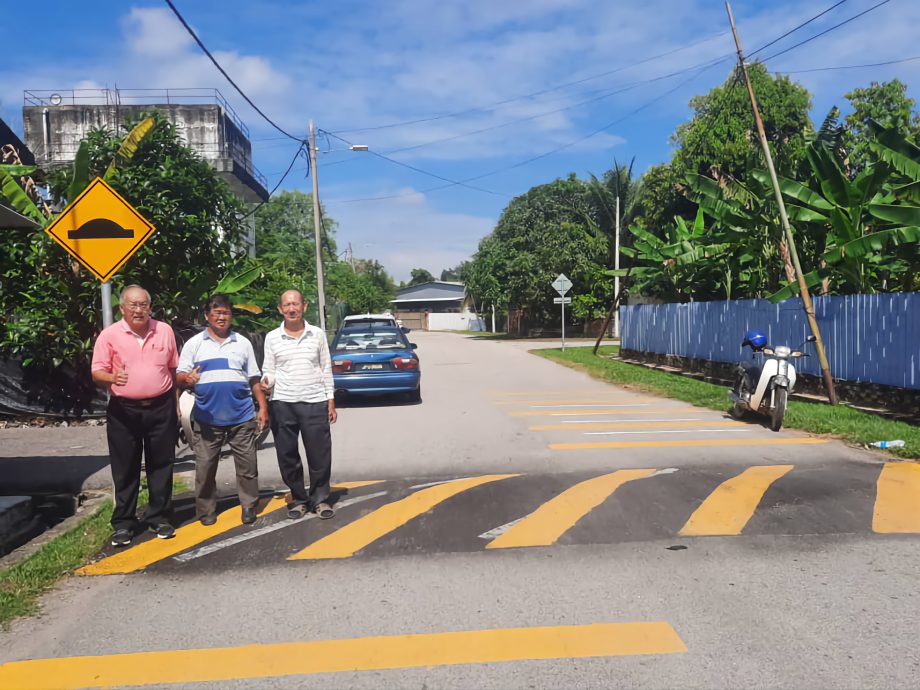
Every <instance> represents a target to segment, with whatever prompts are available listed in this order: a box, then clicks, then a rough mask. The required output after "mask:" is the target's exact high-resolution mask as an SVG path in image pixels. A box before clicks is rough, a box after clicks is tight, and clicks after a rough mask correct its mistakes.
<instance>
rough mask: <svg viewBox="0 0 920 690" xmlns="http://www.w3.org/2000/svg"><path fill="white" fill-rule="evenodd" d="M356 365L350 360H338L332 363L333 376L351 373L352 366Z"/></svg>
mask: <svg viewBox="0 0 920 690" xmlns="http://www.w3.org/2000/svg"><path fill="white" fill-rule="evenodd" d="M352 364H354V362H352V361H351V360H350V359H336V360H333V362H332V373H333V374H344V373H345V372H346V371H351V365H352Z"/></svg>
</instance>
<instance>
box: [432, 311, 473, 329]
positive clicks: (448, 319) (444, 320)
mask: <svg viewBox="0 0 920 690" xmlns="http://www.w3.org/2000/svg"><path fill="white" fill-rule="evenodd" d="M428 330H429V331H485V330H486V323H485V321H483V320H482V318H480V317H479V316H478V315H476V314H474V313H473V312H469V311H465V312H462V313H460V314H435V313H431V314H429V315H428Z"/></svg>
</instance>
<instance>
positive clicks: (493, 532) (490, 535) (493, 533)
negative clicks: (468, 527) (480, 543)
mask: <svg viewBox="0 0 920 690" xmlns="http://www.w3.org/2000/svg"><path fill="white" fill-rule="evenodd" d="M523 519H524V518H518V519H517V520H512V521H511V522H507V523H505V524H504V525H500V526H498V527H496V528H495V529H490V530H489V531H488V532H483V533H482V534H480V535H479V538H480V539H495V537H497V536H499V535H501V534H504V533H505V532H507V531H508V530H509V529H511V528H512V527H514V526H515V525H516V524H517V523H519V522H520V521H521V520H523Z"/></svg>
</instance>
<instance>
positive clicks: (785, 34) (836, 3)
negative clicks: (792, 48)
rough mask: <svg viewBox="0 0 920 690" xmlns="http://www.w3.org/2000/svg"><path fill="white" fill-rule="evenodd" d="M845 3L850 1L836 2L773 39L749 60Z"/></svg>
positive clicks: (756, 51) (841, 0) (752, 54)
mask: <svg viewBox="0 0 920 690" xmlns="http://www.w3.org/2000/svg"><path fill="white" fill-rule="evenodd" d="M845 2H848V0H839V2H835V3H834V4H833V5H831V6H830V7H828V8H827V9H826V10H824V11H823V12H821V13H820V14H816V15H815V16H814V17H812V18H811V19H808V20H806V21H804V22H802V23H801V24H799V25H798V26H796V27H795V28H793V29H789V31H787V32H786V33H784V34H783V35H782V36H779V37H778V38H774V39H773V40H772V41H770V42H769V43H767V44H764V45H762V46H760V48H758V49H757V50H755V51H754V52H752V53H751V54H749V55H748V57H749V58H750V57H753V56H755V55H757V53H759V52H760V51H762V50H766V49H767V48H769V47H770V46H772V45H774V44H776V43H779V42H780V41H782V40H783V39H784V38H786V36H789V35H790V34H794V33H795V32H796V31H798V30H799V29H802V28H804V27H806V26H808V25H809V24H811V23H812V22H813V21H815V20H816V19H819V18H821V17H823V16H824V15H825V14H827V13H828V12H830V11H831V10H834V9H836V8H838V7H840V6H841V5H842V4H843V3H845Z"/></svg>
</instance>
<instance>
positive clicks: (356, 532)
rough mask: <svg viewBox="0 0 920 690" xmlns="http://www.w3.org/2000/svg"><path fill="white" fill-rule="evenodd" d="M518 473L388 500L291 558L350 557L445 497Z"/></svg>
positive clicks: (469, 480) (453, 483)
mask: <svg viewBox="0 0 920 690" xmlns="http://www.w3.org/2000/svg"><path fill="white" fill-rule="evenodd" d="M517 476H518V475H516V474H487V475H483V476H481V477H468V478H466V479H456V480H454V481H451V482H445V483H444V484H438V485H437V486H431V487H428V488H427V489H422V490H420V491H416V492H415V493H414V494H410V495H409V496H406V497H405V498H403V499H400V500H398V501H394V502H393V503H388V504H387V505H385V506H382V507H380V508H378V509H377V510H375V511H373V512H372V513H368V514H367V515H365V516H364V517H361V518H358V519H357V520H355V521H354V522H351V523H349V524H347V525H345V526H344V527H342V528H341V529H338V530H336V531H335V532H333V533H332V534H330V535H329V536H327V537H323V538H322V539H320V540H319V541H317V542H314V543H313V544H310V546H308V547H307V548H305V549H303V550H301V551H298V552H297V553H295V554H294V555H293V556H291V557H290V558H289V559H288V560H292V561H293V560H312V559H319V558H348V557H349V556H353V555H354V554H355V552H356V551H360V550H361V549H363V548H364V547H366V546H368V545H369V544H372V543H373V542H375V541H377V540H378V539H380V538H381V537H383V536H385V535H387V534H389V533H390V532H392V531H393V530H395V529H398V528H399V527H402V526H403V525H404V524H406V523H407V522H409V520H412V519H413V518H416V517H418V516H419V515H421V514H422V513H426V512H428V511H429V510H431V509H432V508H434V507H435V506H436V505H438V504H439V503H441V502H442V501H446V500H447V499H448V498H451V497H453V496H456V495H457V494H459V493H462V492H464V491H467V490H469V489H472V488H475V487H477V486H481V485H482V484H488V483H489V482H495V481H498V480H500V479H508V478H509V477H517Z"/></svg>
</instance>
